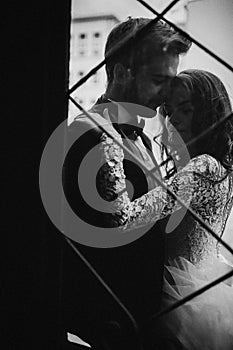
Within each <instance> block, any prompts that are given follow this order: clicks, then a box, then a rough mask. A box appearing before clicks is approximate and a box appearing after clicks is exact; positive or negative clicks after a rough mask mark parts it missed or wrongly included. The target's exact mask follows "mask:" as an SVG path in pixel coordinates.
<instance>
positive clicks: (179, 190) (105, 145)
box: [98, 134, 217, 231]
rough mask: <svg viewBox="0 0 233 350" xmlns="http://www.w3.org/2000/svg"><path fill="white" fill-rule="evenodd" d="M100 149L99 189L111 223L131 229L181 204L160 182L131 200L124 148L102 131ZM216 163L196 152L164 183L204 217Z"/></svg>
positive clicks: (155, 218) (170, 211) (167, 213)
mask: <svg viewBox="0 0 233 350" xmlns="http://www.w3.org/2000/svg"><path fill="white" fill-rule="evenodd" d="M121 142H122V141H121ZM101 151H102V152H101V154H102V156H103V161H104V165H103V166H102V167H101V169H100V171H99V174H98V183H99V192H100V194H101V196H102V198H104V199H105V200H106V201H108V203H109V208H111V211H112V214H111V221H112V224H113V223H114V226H119V228H120V229H121V230H127V231H128V230H132V229H135V228H139V227H141V226H145V225H147V224H150V223H153V222H156V221H157V220H159V219H162V218H164V217H166V216H168V215H170V214H172V213H173V212H174V211H176V210H178V209H180V208H181V205H180V204H179V203H178V202H177V201H176V200H175V199H174V197H173V196H171V195H169V194H168V192H167V191H166V190H165V189H164V188H163V187H161V186H158V187H156V188H154V189H153V190H151V191H150V192H148V193H146V194H145V195H143V196H142V197H140V198H138V199H136V200H134V201H133V202H131V201H130V199H129V196H128V193H127V191H126V183H125V174H124V169H123V159H124V153H123V150H122V149H121V148H120V146H118V145H117V144H116V143H115V142H114V141H113V140H112V139H111V138H110V137H108V136H107V135H106V134H103V135H102V136H101ZM216 167H217V162H216V161H215V160H214V159H213V158H212V157H211V156H208V155H201V156H198V157H196V158H193V159H192V160H191V161H190V162H189V163H188V165H187V166H186V167H185V168H183V169H182V170H181V171H180V172H178V173H177V174H175V175H174V176H173V177H172V178H171V179H169V181H168V182H167V183H166V185H167V187H168V188H169V189H170V190H171V191H172V192H173V193H175V194H176V195H177V196H178V197H179V198H180V199H181V200H182V201H183V202H184V203H185V204H186V205H187V206H191V207H192V208H193V209H194V210H195V211H196V212H197V213H198V214H200V215H202V216H203V217H205V206H206V203H207V201H208V200H209V196H210V195H211V194H210V192H209V191H210V181H209V180H208V179H209V178H210V177H212V176H214V174H216Z"/></svg>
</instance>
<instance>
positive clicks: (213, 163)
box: [98, 133, 233, 350]
mask: <svg viewBox="0 0 233 350" xmlns="http://www.w3.org/2000/svg"><path fill="white" fill-rule="evenodd" d="M114 137H116V138H117V139H118V141H119V142H122V140H121V138H120V137H119V135H118V134H114ZM101 152H102V155H103V159H102V160H103V161H104V163H105V164H104V165H103V166H102V167H101V170H100V172H99V178H98V181H99V184H100V192H102V193H101V196H102V197H103V198H104V199H105V200H107V201H108V204H109V206H111V208H112V211H113V213H112V225H113V226H115V227H119V230H121V231H125V233H126V234H127V231H129V230H134V229H137V228H139V227H144V226H146V225H148V224H151V223H153V222H155V221H157V220H159V219H162V218H165V217H168V216H170V215H171V214H172V213H174V212H176V211H178V210H179V209H180V208H181V205H180V204H179V203H177V201H176V200H175V199H174V198H173V197H172V196H171V195H169V194H168V193H167V191H166V190H164V189H163V188H162V187H161V186H158V187H156V188H155V189H153V190H152V191H150V192H149V193H147V194H145V195H143V196H142V197H140V198H138V199H136V200H134V201H133V202H131V201H130V199H129V196H128V193H127V191H126V182H125V175H124V169H123V158H124V153H123V150H122V149H121V148H120V147H119V146H118V145H117V144H116V143H115V141H113V140H112V139H111V138H110V137H108V136H107V135H106V134H104V133H103V134H102V137H101ZM167 186H168V187H169V189H171V191H172V192H173V193H175V194H176V195H177V196H179V197H180V199H181V200H182V201H183V202H184V203H186V205H188V206H189V207H190V208H192V209H193V210H194V211H195V212H196V213H197V214H198V215H199V216H200V217H201V218H202V219H203V220H204V221H205V222H207V223H208V224H209V225H210V226H211V228H212V229H213V231H214V232H215V233H217V234H218V235H219V236H220V235H221V234H222V232H223V230H224V227H225V223H226V220H227V218H228V216H229V213H230V209H231V206H232V196H233V195H232V187H233V186H232V175H231V174H230V173H227V171H226V169H225V168H224V167H223V166H222V165H221V164H220V163H219V162H218V161H217V160H216V159H214V158H213V157H211V156H210V155H207V154H203V155H200V156H197V157H195V158H193V159H191V160H190V162H189V163H188V164H187V165H186V166H185V167H184V168H183V169H182V170H180V171H178V172H177V173H176V174H175V175H174V176H173V177H172V178H170V179H169V181H168V182H167ZM101 189H102V190H101ZM187 217H188V221H189V225H187V229H182V230H180V232H178V233H177V232H176V236H177V239H175V240H174V239H173V243H172V245H171V247H170V248H169V249H168V251H169V253H168V260H167V262H166V265H165V273H164V288H163V303H162V307H167V306H169V305H171V304H172V303H174V302H176V301H178V300H180V299H182V298H183V297H185V296H187V295H189V294H191V293H192V292H194V291H195V290H198V289H199V288H201V287H203V286H204V285H206V284H208V283H210V282H211V281H213V280H214V279H216V278H217V277H220V276H221V275H222V274H223V273H226V272H227V271H230V270H231V269H232V268H233V267H232V266H230V265H228V264H227V263H226V262H225V261H223V259H222V258H221V256H220V255H219V253H218V244H217V242H216V239H215V238H214V237H213V236H212V235H211V234H210V233H208V232H207V231H206V230H205V229H204V228H202V226H201V225H200V224H199V223H198V222H197V221H196V220H194V219H193V218H191V217H190V216H189V214H188V215H187ZM190 222H191V224H190ZM172 234H173V233H170V235H171V236H172ZM135 292H136V291H135ZM165 325H166V327H165V328H166V330H167V333H166V332H165V336H166V334H167V336H168V337H170V338H171V339H172V338H173V339H178V341H179V343H180V344H182V346H183V347H184V349H195V350H199V349H209V350H210V349H211V350H215V349H216V350H217V349H218V350H219V349H223V350H232V349H233V287H232V282H231V279H228V280H227V281H224V282H222V283H220V284H218V285H217V286H215V287H213V288H211V289H209V290H208V291H206V292H205V293H203V294H201V295H199V296H198V297H195V298H194V299H192V300H191V301H189V302H187V303H185V304H184V305H182V306H180V307H179V308H177V309H176V310H174V311H172V312H171V313H170V314H168V315H167V316H166V318H165Z"/></svg>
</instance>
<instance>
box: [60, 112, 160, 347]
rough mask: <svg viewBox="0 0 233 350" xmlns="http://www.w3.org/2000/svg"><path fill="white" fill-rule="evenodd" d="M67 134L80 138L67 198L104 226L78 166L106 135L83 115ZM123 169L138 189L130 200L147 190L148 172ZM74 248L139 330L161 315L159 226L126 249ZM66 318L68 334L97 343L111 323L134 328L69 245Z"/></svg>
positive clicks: (69, 168)
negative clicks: (88, 199) (84, 189)
mask: <svg viewBox="0 0 233 350" xmlns="http://www.w3.org/2000/svg"><path fill="white" fill-rule="evenodd" d="M85 131H86V132H85ZM69 132H70V133H72V134H76V133H77V135H78V137H77V141H76V142H75V143H74V145H73V146H72V147H71V149H70V151H69V153H68V155H67V157H66V160H65V163H64V191H65V195H66V198H67V200H68V201H69V204H70V206H71V208H72V209H73V210H74V211H75V212H76V213H77V215H78V216H79V217H81V218H83V220H84V221H87V222H91V224H92V225H97V226H98V225H99V226H102V227H103V226H105V225H106V222H107V221H108V220H106V218H108V217H107V215H105V214H102V213H98V211H96V210H93V208H91V207H90V206H89V205H87V203H86V202H85V200H84V199H83V198H82V195H81V193H80V191H79V188H78V186H77V172H78V168H79V166H80V164H81V163H82V161H83V158H84V156H85V155H86V154H87V153H88V151H89V150H90V149H92V148H93V147H94V146H95V145H98V143H99V141H100V136H101V134H102V131H101V130H99V129H98V128H97V127H96V126H95V125H94V124H93V123H92V122H90V121H89V120H88V118H87V117H84V118H82V117H81V118H77V120H76V121H74V122H73V123H72V125H71V126H70V128H69ZM93 166H94V165H93ZM124 170H125V175H126V179H128V180H130V181H131V183H133V184H134V187H135V191H134V194H133V198H132V199H135V198H137V197H139V196H141V195H142V194H144V193H146V192H147V191H148V186H147V181H146V177H145V174H144V172H143V171H142V170H141V168H140V166H137V164H136V165H135V161H134V162H132V163H131V162H130V161H127V162H125V163H124ZM91 171H92V170H91V169H90V172H91ZM93 171H94V170H93ZM87 181H88V180H87ZM75 245H76V247H77V248H78V250H79V251H80V252H81V253H82V254H83V255H84V257H85V258H86V259H87V260H88V261H89V262H90V263H91V264H92V266H93V267H94V268H95V270H96V271H97V272H98V273H99V275H100V276H101V277H102V278H103V279H104V281H105V282H106V283H107V284H108V286H109V287H110V288H111V289H112V290H113V292H114V293H115V294H116V295H117V296H118V297H119V298H120V300H121V302H122V303H123V304H124V305H125V306H126V307H127V308H128V310H129V311H130V313H131V314H132V315H133V317H134V318H135V319H136V322H137V323H138V325H139V326H141V325H142V324H143V323H144V322H145V321H146V320H148V319H149V318H150V316H151V315H152V314H154V313H155V312H156V311H158V309H159V306H160V297H161V289H162V276H163V263H164V237H163V232H162V230H161V228H160V226H159V224H158V223H156V224H155V225H154V226H153V227H152V228H151V229H150V230H149V231H148V232H147V233H146V234H145V235H143V236H142V237H141V238H139V239H137V240H135V241H134V242H132V243H130V244H127V245H124V246H120V247H116V248H93V247H89V246H84V245H81V244H79V243H76V242H75ZM63 316H64V318H63V320H64V326H65V328H66V329H67V331H70V332H73V333H74V334H77V335H79V336H81V337H83V338H84V339H85V340H87V341H89V342H90V343H93V344H95V341H96V339H97V338H98V337H100V334H101V333H102V332H106V329H107V328H108V327H106V325H107V324H109V321H113V323H114V322H117V323H118V324H120V325H121V327H122V328H123V333H124V334H125V337H127V335H129V334H130V332H131V331H130V329H131V328H132V327H131V324H130V320H129V319H128V317H127V315H126V314H125V313H124V312H123V311H122V309H121V308H120V307H119V305H118V304H117V303H116V302H115V301H114V300H113V298H112V297H111V296H110V295H109V294H108V293H107V292H106V290H105V289H104V287H103V286H102V285H101V284H100V283H99V282H98V281H97V279H96V278H95V277H94V276H93V275H92V273H91V272H90V271H89V269H88V268H87V266H85V264H84V263H83V262H82V261H81V260H80V258H79V257H78V256H77V255H76V254H75V253H74V251H72V249H71V248H70V247H69V246H68V245H65V246H64V261H63ZM113 328H114V327H113ZM111 337H112V333H111ZM131 341H132V338H131V340H130V342H131ZM97 342H98V341H97ZM124 343H125V340H124ZM119 346H120V345H119ZM130 346H132V343H131V345H130Z"/></svg>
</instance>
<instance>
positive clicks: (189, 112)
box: [165, 85, 194, 149]
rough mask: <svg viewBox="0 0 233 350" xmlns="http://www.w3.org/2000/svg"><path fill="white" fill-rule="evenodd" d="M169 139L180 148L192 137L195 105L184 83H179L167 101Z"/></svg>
mask: <svg viewBox="0 0 233 350" xmlns="http://www.w3.org/2000/svg"><path fill="white" fill-rule="evenodd" d="M165 110H166V122H165V125H166V128H167V131H168V141H169V144H170V145H171V146H172V147H173V148H175V149H176V148H179V147H180V146H182V144H183V143H185V144H187V142H189V141H190V140H191V139H192V120H193V111H194V108H193V105H192V101H191V94H190V92H189V91H188V89H187V88H186V87H185V86H183V85H177V86H176V88H175V89H173V91H171V92H170V94H169V96H168V97H167V99H166V103H165Z"/></svg>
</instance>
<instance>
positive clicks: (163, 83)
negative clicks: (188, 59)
mask: <svg viewBox="0 0 233 350" xmlns="http://www.w3.org/2000/svg"><path fill="white" fill-rule="evenodd" d="M178 64H179V56H178V55H171V54H170V55H169V54H163V55H160V56H156V57H155V59H154V60H152V59H150V63H148V64H144V65H142V66H140V67H138V70H137V72H136V73H135V75H134V78H133V79H132V81H131V82H130V83H129V85H128V87H127V95H128V96H127V99H128V101H129V102H132V103H136V104H138V105H141V106H145V107H148V108H150V109H152V110H153V111H155V109H156V108H157V107H158V106H160V105H161V104H162V103H163V101H164V98H165V95H166V90H167V86H168V83H169V81H170V80H171V78H173V77H174V76H175V75H176V74H177V67H178ZM154 115H155V112H153V113H148V115H144V116H143V117H147V118H150V117H153V116H154Z"/></svg>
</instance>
